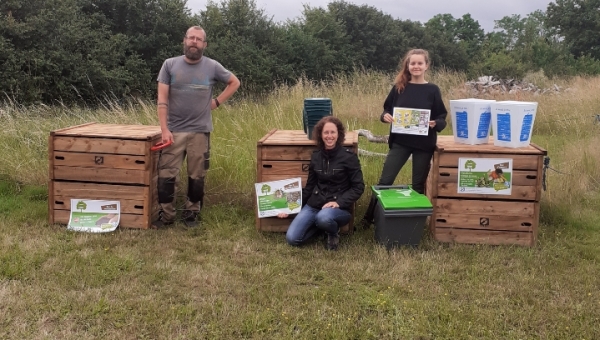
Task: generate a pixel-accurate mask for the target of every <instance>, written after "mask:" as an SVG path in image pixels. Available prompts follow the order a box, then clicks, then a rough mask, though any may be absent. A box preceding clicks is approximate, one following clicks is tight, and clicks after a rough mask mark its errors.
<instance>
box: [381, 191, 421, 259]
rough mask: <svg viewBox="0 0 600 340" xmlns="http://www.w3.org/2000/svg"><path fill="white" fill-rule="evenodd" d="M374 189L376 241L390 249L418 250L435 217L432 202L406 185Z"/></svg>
mask: <svg viewBox="0 0 600 340" xmlns="http://www.w3.org/2000/svg"><path fill="white" fill-rule="evenodd" d="M372 189H373V192H374V193H375V194H376V196H377V205H376V206H375V241H376V242H377V243H379V244H382V245H384V246H385V247H386V248H387V249H391V248H393V247H399V246H412V247H416V246H418V245H419V243H421V239H422V238H423V232H424V230H425V223H426V222H427V217H428V216H431V215H432V213H433V207H432V205H431V202H429V199H427V197H426V196H425V195H422V194H419V193H417V192H416V191H414V190H412V189H410V188H409V187H408V186H406V185H400V186H380V185H374V186H373V187H372Z"/></svg>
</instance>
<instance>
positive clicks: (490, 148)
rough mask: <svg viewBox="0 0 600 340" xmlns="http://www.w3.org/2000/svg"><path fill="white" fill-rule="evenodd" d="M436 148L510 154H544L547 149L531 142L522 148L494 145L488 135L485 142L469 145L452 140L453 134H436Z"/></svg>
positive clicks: (451, 150) (444, 150) (441, 150)
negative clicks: (487, 140) (487, 139)
mask: <svg viewBox="0 0 600 340" xmlns="http://www.w3.org/2000/svg"><path fill="white" fill-rule="evenodd" d="M437 150H438V151H439V152H461V153H462V152H466V153H498V154H511V155H546V154H547V151H546V150H545V149H543V148H541V147H539V146H537V145H535V144H533V143H531V144H529V145H528V146H526V147H522V148H506V147H501V146H496V145H494V137H492V136H490V140H489V142H488V143H487V144H478V145H469V144H460V143H455V142H454V136H438V138H437Z"/></svg>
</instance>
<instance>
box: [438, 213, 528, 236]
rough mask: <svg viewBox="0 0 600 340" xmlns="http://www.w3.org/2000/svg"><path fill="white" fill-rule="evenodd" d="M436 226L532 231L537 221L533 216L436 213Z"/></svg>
mask: <svg viewBox="0 0 600 340" xmlns="http://www.w3.org/2000/svg"><path fill="white" fill-rule="evenodd" d="M432 222H433V223H434V226H435V228H443V227H447V228H455V229H482V230H498V231H527V232H529V231H532V230H533V227H534V225H535V224H536V223H537V221H535V219H534V217H533V216H510V215H492V214H477V215H475V214H445V213H436V214H435V218H434V219H433V221H432Z"/></svg>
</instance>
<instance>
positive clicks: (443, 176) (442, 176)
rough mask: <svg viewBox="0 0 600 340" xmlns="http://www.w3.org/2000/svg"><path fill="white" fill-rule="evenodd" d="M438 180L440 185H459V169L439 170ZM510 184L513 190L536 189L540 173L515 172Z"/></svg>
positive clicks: (529, 171) (528, 171)
mask: <svg viewBox="0 0 600 340" xmlns="http://www.w3.org/2000/svg"><path fill="white" fill-rule="evenodd" d="M437 180H438V184H439V183H458V169H457V168H439V170H438V178H437ZM510 182H511V185H512V186H513V188H514V187H515V186H520V185H524V186H533V187H536V186H537V183H538V173H537V171H531V170H514V171H513V173H512V178H511V180H510Z"/></svg>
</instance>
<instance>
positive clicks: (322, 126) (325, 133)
mask: <svg viewBox="0 0 600 340" xmlns="http://www.w3.org/2000/svg"><path fill="white" fill-rule="evenodd" d="M313 136H314V138H313V139H314V140H316V141H317V150H316V151H315V152H313V154H312V156H311V158H310V165H309V167H308V180H307V181H306V186H305V187H304V189H303V190H302V209H301V210H300V212H299V213H298V215H297V216H296V217H295V218H294V220H293V221H292V223H291V224H290V227H289V228H288V231H287V234H286V240H287V242H288V243H289V244H290V245H293V246H299V245H301V244H303V243H305V242H306V241H307V240H308V239H310V238H311V237H312V236H313V235H314V234H315V233H316V232H318V231H319V230H322V231H324V232H325V233H326V234H327V244H326V245H325V247H326V248H327V249H329V250H337V248H338V245H339V242H340V237H339V230H340V227H342V226H344V225H346V224H348V222H350V218H352V215H351V213H350V211H351V209H352V205H353V204H354V202H356V201H357V200H358V199H359V198H360V196H361V195H362V193H363V191H364V190H365V184H364V182H363V175H362V170H361V168H360V162H359V160H358V156H357V155H356V154H355V153H354V152H352V151H351V150H349V149H346V148H344V147H342V143H343V142H344V137H345V130H344V124H342V122H341V121H340V120H339V119H338V118H336V117H333V116H327V117H324V118H322V119H321V120H320V121H319V122H318V123H317V124H316V125H315V127H314V129H313ZM278 217H279V218H286V217H288V215H287V214H285V213H281V214H279V215H278Z"/></svg>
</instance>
